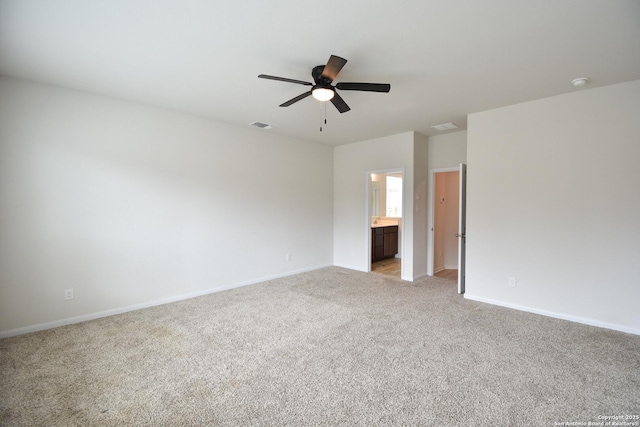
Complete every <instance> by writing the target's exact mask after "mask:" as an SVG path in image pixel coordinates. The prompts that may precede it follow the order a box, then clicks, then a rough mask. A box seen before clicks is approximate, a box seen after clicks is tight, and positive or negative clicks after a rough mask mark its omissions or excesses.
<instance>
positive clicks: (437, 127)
mask: <svg viewBox="0 0 640 427" xmlns="http://www.w3.org/2000/svg"><path fill="white" fill-rule="evenodd" d="M431 127H432V128H434V129H435V130H451V129H458V125H456V124H455V123H451V122H449V123H442V124H441V125H435V126H431Z"/></svg>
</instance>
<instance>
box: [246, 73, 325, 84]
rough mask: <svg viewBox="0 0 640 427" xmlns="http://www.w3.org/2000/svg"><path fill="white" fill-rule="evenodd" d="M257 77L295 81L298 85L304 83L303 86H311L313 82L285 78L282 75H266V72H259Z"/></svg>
mask: <svg viewBox="0 0 640 427" xmlns="http://www.w3.org/2000/svg"><path fill="white" fill-rule="evenodd" d="M258 78H261V79H269V80H278V81H279V82H288V83H297V84H299V85H305V86H313V83H309V82H303V81H302V80H295V79H287V78H284V77H276V76H268V75H266V74H260V75H259V76H258Z"/></svg>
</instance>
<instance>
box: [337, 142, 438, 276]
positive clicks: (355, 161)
mask: <svg viewBox="0 0 640 427" xmlns="http://www.w3.org/2000/svg"><path fill="white" fill-rule="evenodd" d="M422 146H425V148H421V147H422ZM416 152H417V154H416ZM426 154H427V149H426V138H424V137H422V136H421V135H418V134H416V133H414V132H407V133H403V134H399V135H393V136H389V137H384V138H377V139H373V140H368V141H361V142H356V143H353V144H347V145H340V146H337V147H335V148H334V190H333V191H334V246H333V251H334V258H333V260H334V264H335V265H337V266H341V267H346V268H350V269H353V270H360V271H367V269H368V268H369V262H370V259H371V250H370V247H369V240H370V236H369V235H370V233H371V230H370V223H369V218H368V216H367V205H368V196H367V194H368V193H367V191H368V189H367V183H368V182H369V178H368V174H369V173H371V172H372V171H384V170H402V171H403V173H404V176H403V177H404V180H403V186H404V199H405V205H404V210H403V220H402V230H403V234H402V236H403V251H402V278H403V279H404V280H413V279H414V278H415V277H417V276H416V274H418V275H419V274H420V270H421V269H422V268H423V267H422V266H421V265H418V266H416V267H415V268H414V263H415V261H416V260H415V258H414V254H415V253H416V252H417V251H423V249H421V247H420V245H423V244H424V243H422V242H417V243H416V244H415V246H414V239H415V238H416V234H415V233H414V228H415V227H417V228H418V229H419V230H420V229H426V225H425V224H424V223H425V222H426V218H425V220H424V221H422V220H421V219H420V218H422V216H418V217H417V219H416V221H414V199H415V195H416V193H415V190H416V188H418V187H419V186H420V179H421V178H422V177H421V176H420V177H419V180H418V182H417V184H418V185H416V182H415V181H414V156H415V157H417V158H419V159H423V158H424V157H425V156H426ZM426 162H427V159H426V158H424V164H425V165H426ZM425 187H426V185H425ZM419 191H422V189H420V190H419ZM425 198H426V195H425V196H424V197H422V200H424V199H425ZM423 211H424V209H422V211H420V213H422V212H423ZM421 221H422V222H423V223H422V224H421V223H420V222H421ZM419 238H420V239H422V241H423V242H424V237H419ZM422 262H424V264H425V266H426V260H425V261H422V260H421V263H422ZM424 268H425V269H426V267H424Z"/></svg>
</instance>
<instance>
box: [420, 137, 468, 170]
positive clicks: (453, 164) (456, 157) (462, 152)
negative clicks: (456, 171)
mask: <svg viewBox="0 0 640 427" xmlns="http://www.w3.org/2000/svg"><path fill="white" fill-rule="evenodd" d="M466 162H467V131H460V132H452V133H445V134H443V135H435V136H431V137H429V170H432V169H444V168H457V167H458V165H459V164H460V163H466Z"/></svg>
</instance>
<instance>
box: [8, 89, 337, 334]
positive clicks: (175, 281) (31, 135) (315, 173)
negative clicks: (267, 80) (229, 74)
mask: <svg viewBox="0 0 640 427" xmlns="http://www.w3.org/2000/svg"><path fill="white" fill-rule="evenodd" d="M332 162H333V148H332V147H328V146H324V145H319V144H312V143H308V142H304V141H299V140H293V139H287V138H282V137H278V136H275V135H274V134H270V133H269V132H268V131H263V130H257V129H253V128H246V129H245V128H240V127H233V126H228V125H225V124H221V123H216V122H213V121H210V120H206V119H202V118H196V117H192V116H188V115H184V114H179V113H175V112H170V111H167V110H162V109H157V108H151V107H145V106H141V105H137V104H133V103H128V102H124V101H119V100H115V99H109V98H104V97H99V96H94V95H89V94H85V93H81V92H74V91H69V90H64V89H59V88H53V87H48V86H40V85H35V84H30V83H26V82H21V81H17V80H11V79H6V78H2V79H0V333H2V334H4V335H5V336H6V335H7V334H12V333H15V332H16V331H17V332H20V331H27V330H33V329H37V328H39V327H43V326H52V325H54V324H60V323H64V322H65V321H67V320H68V319H73V318H75V319H78V318H89V317H91V316H95V315H96V314H100V313H103V314H104V313H108V312H113V311H118V310H125V309H127V308H132V307H135V306H143V305H148V304H152V303H154V302H160V301H167V300H173V299H179V298H182V297H185V296H189V295H197V294H202V293H206V292H209V291H212V290H216V289H223V288H227V287H231V286H235V285H239V284H245V283H251V282H255V281H259V280H261V279H264V278H270V277H276V276H282V275H286V274H289V273H291V272H295V271H303V270H307V269H312V268H316V267H320V266H324V265H330V264H331V263H332V250H333V228H332V223H333V194H332V192H333V166H332ZM287 253H290V254H291V261H290V262H287V261H286V260H285V255H286V254H287ZM66 288H73V289H74V290H75V299H74V300H72V301H63V293H64V289H66ZM56 322H57V323H56ZM38 325H39V326H38Z"/></svg>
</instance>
